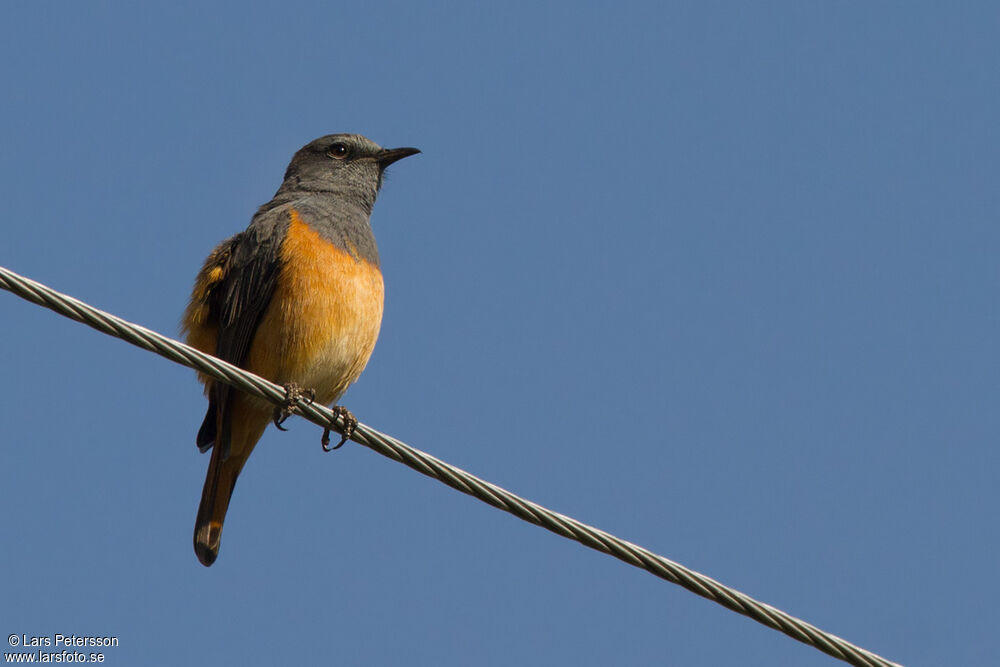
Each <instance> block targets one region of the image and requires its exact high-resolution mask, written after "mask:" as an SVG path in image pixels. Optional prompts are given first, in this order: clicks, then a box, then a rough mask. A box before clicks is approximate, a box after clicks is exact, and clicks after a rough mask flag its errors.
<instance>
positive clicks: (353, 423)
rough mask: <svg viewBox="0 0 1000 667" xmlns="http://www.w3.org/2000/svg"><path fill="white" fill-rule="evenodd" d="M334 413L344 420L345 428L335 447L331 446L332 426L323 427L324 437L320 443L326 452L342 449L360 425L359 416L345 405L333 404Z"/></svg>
mask: <svg viewBox="0 0 1000 667" xmlns="http://www.w3.org/2000/svg"><path fill="white" fill-rule="evenodd" d="M333 414H335V415H337V416H338V417H340V418H341V419H342V420H343V421H344V430H342V431H341V432H340V436H341V437H340V442H338V443H337V444H336V445H334V446H333V447H330V427H327V428H325V429H323V438H322V439H321V440H320V444H321V445H323V451H324V452H332V451H333V450H335V449H340V447H341V446H342V445H343V444H344V443H345V442H347V441H348V439H350V437H351V436H352V435H354V429H356V428H357V427H358V418H357V417H355V416H354V415H352V414H351V411H350V410H348V409H347V408H345V407H344V406H343V405H335V406H333Z"/></svg>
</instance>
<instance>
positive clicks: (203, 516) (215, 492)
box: [194, 443, 246, 567]
mask: <svg viewBox="0 0 1000 667" xmlns="http://www.w3.org/2000/svg"><path fill="white" fill-rule="evenodd" d="M223 449H224V448H223V447H220V446H219V445H218V443H216V446H215V447H213V448H212V460H211V462H209V464H208V474H207V475H206V476H205V488H204V489H203V490H202V492H201V505H199V506H198V518H197V520H196V521H195V524H194V552H195V553H196V554H197V555H198V560H200V561H201V564H202V565H204V566H205V567H208V566H209V565H211V564H212V563H214V562H215V559H216V558H218V556H219V544H220V542H221V541H222V524H223V523H224V522H225V520H226V510H228V509H229V500H230V498H232V497H233V489H234V488H235V487H236V478H237V477H239V474H240V470H242V469H243V463H244V462H245V461H246V458H245V457H242V456H234V455H230V456H228V457H225V456H224V453H223ZM231 454H232V453H231Z"/></svg>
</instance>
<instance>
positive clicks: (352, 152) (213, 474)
mask: <svg viewBox="0 0 1000 667" xmlns="http://www.w3.org/2000/svg"><path fill="white" fill-rule="evenodd" d="M419 152H420V151H419V150H418V149H416V148H410V147H405V148H392V149H386V148H382V147H381V146H379V145H378V144H376V143H375V142H373V141H371V140H370V139H368V138H366V137H363V136H361V135H359V134H330V135H326V136H323V137H320V138H318V139H316V140H314V141H311V142H309V143H308V144H306V145H305V146H303V147H302V148H301V149H299V150H298V151H297V152H296V153H295V155H294V156H293V157H292V160H291V162H290V163H289V165H288V168H287V170H286V171H285V176H284V179H283V181H282V183H281V186H280V187H279V188H278V190H277V192H276V193H275V195H274V197H273V198H272V199H271V200H270V201H269V202H267V203H266V204H264V205H263V206H261V207H260V208H259V209H258V210H257V212H256V213H255V214H254V216H253V218H252V219H251V221H250V225H249V226H248V227H247V228H246V229H245V230H244V231H242V232H240V233H238V234H235V235H234V236H231V237H230V238H228V239H226V240H224V241H223V242H222V243H220V244H219V245H218V246H217V247H216V248H215V249H214V250H213V251H212V252H211V253H210V254H209V256H208V258H207V259H206V260H205V262H204V265H203V266H202V268H201V270H200V271H199V272H198V275H197V277H196V279H195V283H194V287H193V289H192V291H191V298H190V301H189V302H188V305H187V308H186V309H185V311H184V315H183V318H182V321H181V329H182V332H183V333H184V334H185V336H186V340H187V342H188V344H189V345H191V346H192V347H194V348H196V349H198V350H200V351H202V352H205V353H208V354H212V355H215V356H217V357H219V358H220V359H223V360H224V361H228V362H229V363H232V364H235V365H237V366H239V367H241V368H244V369H246V370H248V371H250V372H251V373H255V374H257V375H260V376H262V377H264V378H266V379H268V380H271V381H272V382H275V383H277V384H280V385H283V386H285V388H286V391H287V392H288V395H289V396H288V400H289V406H290V405H291V404H292V403H293V402H294V401H295V400H296V399H298V398H300V397H307V398H308V399H309V400H315V401H317V402H318V403H322V404H324V405H330V404H333V403H334V402H335V401H336V400H337V399H339V398H340V396H341V395H342V394H343V393H344V391H345V390H346V389H347V387H348V386H349V385H351V384H352V383H353V382H355V381H356V380H357V379H358V377H359V376H360V375H361V371H362V370H364V368H365V365H366V364H367V363H368V359H369V357H370V356H371V353H372V350H373V349H374V347H375V341H376V339H377V338H378V334H379V329H380V327H381V322H382V308H383V294H384V285H383V280H382V273H381V269H380V265H379V256H378V249H377V246H376V244H375V236H374V234H373V233H372V228H371V220H370V217H371V213H372V208H373V206H374V205H375V199H376V197H377V196H378V193H379V190H380V188H381V186H382V181H383V178H384V173H385V170H386V167H388V166H389V165H391V164H393V163H394V162H396V161H398V160H401V159H403V158H405V157H409V156H411V155H415V154H417V153H419ZM198 377H199V380H200V381H201V382H202V384H203V385H204V388H205V395H206V397H207V398H208V410H207V412H206V414H205V419H204V421H203V422H202V424H201V428H200V429H199V430H198V435H197V438H196V442H197V445H198V448H199V449H200V450H201V451H202V452H203V453H204V452H206V451H208V450H209V449H211V459H210V460H209V464H208V472H207V474H206V476H205V486H204V488H203V490H202V495H201V503H200V505H199V507H198V515H197V519H196V522H195V529H194V551H195V554H196V555H197V557H198V560H199V561H200V562H201V563H202V564H203V565H205V566H206V567H208V566H210V565H212V563H214V562H215V560H216V558H218V555H219V546H220V543H221V539H222V526H223V523H224V521H225V518H226V512H227V510H228V508H229V502H230V500H231V498H232V495H233V489H234V487H235V484H236V479H237V477H238V476H239V474H240V471H241V470H242V469H243V466H244V464H246V462H247V459H248V458H249V456H250V454H251V453H252V452H253V449H254V446H255V445H256V444H257V441H258V440H260V438H261V436H262V435H263V433H264V431H265V429H266V428H267V425H268V423H270V422H272V421H273V422H274V423H275V424H276V425H277V426H278V428H281V421H283V419H284V417H286V416H287V415H288V413H289V412H290V408H289V407H286V408H285V409H279V410H275V409H274V407H273V406H272V405H270V404H269V403H267V402H265V401H263V400H261V399H258V398H255V397H251V396H249V395H248V394H244V393H242V392H240V391H239V390H236V389H234V388H232V387H230V386H229V385H227V384H225V383H222V382H218V381H216V380H214V379H212V378H210V377H209V376H207V375H205V374H202V373H199V376H198ZM335 409H336V410H338V411H340V414H342V415H344V417H345V422H346V423H347V424H348V429H350V428H351V427H352V424H351V422H352V420H353V425H356V424H357V420H355V419H354V418H353V415H350V413H349V412H348V411H346V410H344V409H343V408H340V407H339V406H338V407H337V408H335ZM327 435H328V433H324V449H325V448H326V442H327V439H326V438H327ZM345 439H346V436H345ZM341 444H343V441H341Z"/></svg>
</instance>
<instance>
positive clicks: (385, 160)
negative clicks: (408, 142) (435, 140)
mask: <svg viewBox="0 0 1000 667" xmlns="http://www.w3.org/2000/svg"><path fill="white" fill-rule="evenodd" d="M419 152H420V149H419V148H383V149H382V152H380V153H379V154H378V155H377V156H376V157H375V159H376V160H377V161H378V166H379V168H381V169H385V168H386V167H388V166H389V165H390V164H392V163H393V162H396V161H397V160H402V159H403V158H404V157H410V156H411V155H416V154H417V153H419Z"/></svg>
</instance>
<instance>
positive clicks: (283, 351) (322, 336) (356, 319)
mask: <svg viewBox="0 0 1000 667" xmlns="http://www.w3.org/2000/svg"><path fill="white" fill-rule="evenodd" d="M281 259H282V262H283V268H282V272H281V274H280V276H279V277H278V284H277V287H276V289H275V292H274V295H273V297H272V299H271V304H270V306H269V307H268V310H267V312H266V313H265V314H264V318H263V319H262V320H261V323H260V326H259V327H258V329H257V333H256V335H255V337H254V340H253V344H252V345H251V348H250V355H249V358H248V360H247V368H248V370H250V371H251V372H254V373H257V374H258V375H261V376H263V377H266V378H268V379H270V380H272V381H274V382H278V383H280V384H285V383H287V382H295V383H297V384H299V385H300V386H301V387H303V388H311V389H314V390H315V391H316V400H317V401H318V402H321V403H324V404H329V403H332V402H333V401H335V400H336V399H337V398H338V397H339V396H340V395H341V394H342V393H343V392H344V390H345V389H347V387H348V385H350V384H351V383H352V382H354V381H355V380H357V379H358V376H359V375H361V371H362V370H364V367H365V364H367V363H368V358H369V357H370V356H371V353H372V350H373V349H374V348H375V341H376V340H377V339H378V332H379V327H380V326H381V324H382V301H383V293H384V287H383V284H382V274H381V272H380V271H379V270H378V268H377V267H375V266H372V265H371V264H369V263H368V262H366V261H364V260H363V259H361V258H360V257H356V256H354V255H352V254H351V253H348V252H345V251H343V250H341V249H339V248H337V247H335V246H333V245H331V244H330V243H329V242H327V241H325V240H323V239H322V238H321V237H320V236H319V234H317V233H316V232H315V231H313V229H312V228H310V227H309V225H307V224H306V223H305V222H304V221H303V220H302V219H301V218H300V217H299V215H298V213H297V212H295V211H294V210H292V212H291V222H290V224H289V228H288V236H287V237H286V238H285V241H284V243H283V244H282V248H281Z"/></svg>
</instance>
